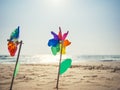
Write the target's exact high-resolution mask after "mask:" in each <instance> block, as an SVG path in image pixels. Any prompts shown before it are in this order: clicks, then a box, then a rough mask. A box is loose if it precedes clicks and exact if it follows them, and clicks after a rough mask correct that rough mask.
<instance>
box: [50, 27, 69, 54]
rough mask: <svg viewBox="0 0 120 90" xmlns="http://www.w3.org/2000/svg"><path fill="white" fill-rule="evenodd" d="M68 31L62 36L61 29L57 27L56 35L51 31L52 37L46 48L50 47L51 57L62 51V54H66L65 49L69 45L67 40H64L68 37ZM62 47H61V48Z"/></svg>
mask: <svg viewBox="0 0 120 90" xmlns="http://www.w3.org/2000/svg"><path fill="white" fill-rule="evenodd" d="M68 33H69V32H68V31H67V32H66V33H64V34H63V35H62V32H61V28H60V27H59V33H58V35H57V34H56V33H55V32H53V31H51V34H52V35H53V37H54V38H53V39H50V40H49V41H48V46H49V47H51V51H52V54H53V55H56V54H57V53H58V52H60V50H61V49H62V54H65V53H66V47H67V46H68V45H70V44H71V42H70V41H69V40H67V39H66V37H67V35H68ZM61 46H62V47H61Z"/></svg>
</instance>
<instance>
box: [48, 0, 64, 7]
mask: <svg viewBox="0 0 120 90" xmlns="http://www.w3.org/2000/svg"><path fill="white" fill-rule="evenodd" d="M50 1H51V4H52V5H53V6H56V7H57V6H63V5H64V4H65V0H50Z"/></svg>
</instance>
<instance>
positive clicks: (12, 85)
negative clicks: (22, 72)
mask: <svg viewBox="0 0 120 90" xmlns="http://www.w3.org/2000/svg"><path fill="white" fill-rule="evenodd" d="M21 46H22V41H20V46H19V51H18V55H17V61H16V64H15V68H14V73H13V77H12V82H11V86H10V90H12V86H13V82H14V78H15V72H16V67H17V64H18V60H19V56H20V50H21Z"/></svg>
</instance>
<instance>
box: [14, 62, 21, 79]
mask: <svg viewBox="0 0 120 90" xmlns="http://www.w3.org/2000/svg"><path fill="white" fill-rule="evenodd" d="M19 66H20V63H19V62H18V63H17V66H16V69H15V73H14V77H16V76H17V74H18V71H19Z"/></svg>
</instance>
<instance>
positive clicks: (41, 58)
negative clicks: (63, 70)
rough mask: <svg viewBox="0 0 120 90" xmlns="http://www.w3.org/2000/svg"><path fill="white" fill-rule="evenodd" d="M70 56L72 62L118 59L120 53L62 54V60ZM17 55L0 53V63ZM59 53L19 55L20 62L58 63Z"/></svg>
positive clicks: (7, 61) (9, 61) (14, 60)
mask: <svg viewBox="0 0 120 90" xmlns="http://www.w3.org/2000/svg"><path fill="white" fill-rule="evenodd" d="M67 58H71V59H72V62H73V63H77V62H85V61H103V62H108V61H109V62H110V61H120V55H62V60H64V59H67ZM16 59H17V56H14V57H11V56H10V55H0V64H15V62H16ZM59 60H60V55H56V56H54V55H51V54H40V55H20V56H19V62H20V63H21V64H42V63H46V64H49V63H58V62H59Z"/></svg>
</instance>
